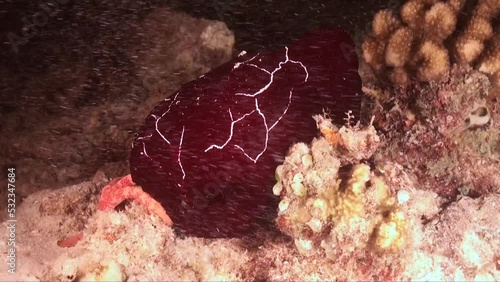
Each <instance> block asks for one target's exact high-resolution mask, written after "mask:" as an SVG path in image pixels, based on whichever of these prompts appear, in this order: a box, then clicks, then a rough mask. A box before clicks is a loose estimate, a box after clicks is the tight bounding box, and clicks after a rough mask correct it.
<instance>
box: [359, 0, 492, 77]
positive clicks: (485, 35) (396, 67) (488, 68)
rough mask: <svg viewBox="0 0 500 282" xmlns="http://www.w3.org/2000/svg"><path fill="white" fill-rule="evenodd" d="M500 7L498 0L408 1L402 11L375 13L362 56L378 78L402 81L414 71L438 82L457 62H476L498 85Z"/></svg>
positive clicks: (363, 46)
mask: <svg viewBox="0 0 500 282" xmlns="http://www.w3.org/2000/svg"><path fill="white" fill-rule="evenodd" d="M499 12H500V1H498V0H479V1H477V3H476V2H475V1H464V0H447V1H438V0H409V1H407V2H406V3H405V4H404V5H403V6H402V8H401V10H400V12H399V14H397V13H396V12H395V11H391V10H382V11H379V12H378V13H377V14H376V15H375V17H374V19H373V24H372V25H373V28H372V29H373V35H372V36H370V37H368V38H367V39H366V40H365V42H364V43H363V45H362V53H363V58H364V59H365V61H366V62H367V63H368V64H369V65H370V66H371V67H372V68H373V69H374V71H375V72H376V74H377V75H378V77H379V78H382V79H386V78H388V79H389V80H390V81H391V82H393V83H395V84H398V85H406V84H407V83H408V82H409V81H410V79H411V77H413V76H416V77H417V79H418V80H419V81H425V82H429V81H436V80H438V79H440V78H441V77H442V76H443V75H445V74H447V73H448V71H449V70H450V67H451V65H452V64H453V63H460V64H471V65H474V66H476V68H477V69H479V70H480V71H482V72H485V73H487V74H489V75H491V78H492V79H493V80H495V82H494V83H493V84H498V72H499V70H500V34H499V33H498V31H499V30H500V29H499V28H500V24H499V23H498V20H497V19H498V15H499ZM462 26H464V27H465V28H462Z"/></svg>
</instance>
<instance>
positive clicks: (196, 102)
mask: <svg viewBox="0 0 500 282" xmlns="http://www.w3.org/2000/svg"><path fill="white" fill-rule="evenodd" d="M360 96H361V79H360V77H359V74H358V61H357V57H356V52H355V47H354V43H353V42H352V40H351V39H350V37H349V35H348V34H347V33H346V32H344V31H342V30H340V29H334V30H326V29H322V30H318V31H316V32H313V33H310V34H308V35H306V36H304V37H303V38H301V39H300V40H298V41H296V42H294V43H292V44H291V45H289V46H286V47H283V48H280V49H278V50H276V51H274V52H267V53H258V54H256V55H247V54H240V56H238V57H236V58H235V59H234V60H232V61H230V62H228V63H226V64H224V65H222V66H220V67H218V68H216V69H214V70H212V71H210V72H209V73H207V74H205V75H203V76H201V77H200V78H199V79H197V80H195V81H192V82H190V83H188V84H186V85H185V86H183V87H182V88H181V89H180V90H179V91H177V92H176V93H174V94H173V95H172V96H171V97H170V98H168V99H165V100H164V101H162V102H161V103H160V104H159V105H158V106H157V107H156V108H155V109H154V110H153V111H152V112H151V113H150V114H149V115H148V116H147V118H146V120H145V123H144V125H143V126H142V127H141V129H140V131H139V133H138V135H137V137H136V139H135V141H134V143H133V148H132V152H131V156H130V169H131V175H132V180H133V181H134V182H135V183H136V184H137V185H139V186H141V187H142V188H143V190H144V191H145V192H147V193H148V194H150V195H151V196H152V197H153V198H154V199H156V201H158V202H159V203H160V204H161V205H162V206H163V208H165V210H166V211H167V213H168V215H169V216H170V218H171V219H172V221H173V223H174V225H173V226H174V228H175V229H176V230H177V231H178V232H180V233H183V234H186V235H189V236H198V237H206V238H217V237H241V236H245V235H250V234H252V233H253V232H255V231H257V230H259V229H263V228H266V225H267V226H270V225H272V224H273V220H274V218H275V216H276V207H277V203H278V198H277V197H275V196H274V195H273V193H272V187H273V185H274V183H275V179H274V177H275V176H274V171H275V169H276V167H277V166H278V165H279V164H280V163H282V162H283V160H284V157H285V154H286V153H287V150H288V148H289V147H290V146H291V145H292V144H294V143H296V142H310V141H311V139H312V138H313V137H315V136H316V134H317V128H316V124H315V121H314V120H313V118H312V116H313V115H316V114H321V113H323V111H327V112H329V113H330V115H331V116H332V118H333V120H334V121H336V122H338V123H343V119H344V118H345V117H346V115H345V113H346V112H347V111H349V110H352V111H353V113H354V115H355V116H357V117H359V110H360V101H361V97H360Z"/></svg>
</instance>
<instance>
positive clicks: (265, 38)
mask: <svg viewBox="0 0 500 282" xmlns="http://www.w3.org/2000/svg"><path fill="white" fill-rule="evenodd" d="M52 1H55V0H41V1H25V0H2V1H0V35H1V39H2V43H3V44H2V46H1V51H2V52H1V55H0V59H1V65H2V67H9V65H10V66H12V63H15V64H21V65H23V66H26V67H30V66H31V67H32V68H34V69H36V68H37V67H36V65H37V64H38V65H41V64H42V63H43V62H41V61H40V60H38V61H37V60H34V59H33V58H34V57H39V56H40V55H43V54H44V52H46V51H47V50H45V49H46V48H44V44H43V41H44V39H45V38H56V37H57V38H60V39H61V40H60V44H62V45H65V46H66V47H67V48H68V49H72V48H73V47H80V48H85V46H84V44H85V43H87V42H89V41H93V40H99V39H100V38H101V39H102V38H105V37H106V36H112V34H108V33H107V31H109V30H113V29H114V28H113V25H122V26H126V25H128V24H129V23H130V22H133V21H134V20H137V19H140V18H142V17H144V15H146V14H147V13H149V12H150V11H151V10H152V9H155V8H158V7H162V6H168V7H172V8H174V9H176V10H179V11H183V12H186V13H188V14H190V15H192V16H193V17H204V18H207V19H212V20H219V21H223V22H225V23H226V24H227V25H228V27H229V29H230V30H232V31H234V32H235V35H236V49H237V50H246V51H250V52H253V51H259V50H263V49H266V48H268V47H271V46H281V45H283V44H285V43H288V42H290V41H291V39H293V38H296V37H298V36H300V35H301V34H303V33H304V32H306V31H310V30H313V29H315V28H317V27H320V26H336V25H338V26H341V27H343V28H345V29H346V30H348V31H349V32H350V33H351V34H353V35H354V33H356V30H357V31H360V30H368V29H369V22H370V20H371V18H372V17H373V15H374V14H375V13H376V12H377V11H378V10H380V9H381V8H384V7H387V6H390V7H397V6H399V5H400V2H401V1H382V0H374V1H368V0H366V1H348V0H330V1H305V0H298V1H297V0H295V1H293V0H291V1H289V0H287V1H285V0H281V1H276V0H274V1H273V0H251V1H250V0H232V1H219V0H207V1H192V0H188V1H133V0H101V1H89V0H84V1H75V0H59V2H62V3H64V4H59V8H60V9H61V12H59V13H58V14H57V15H56V16H54V19H52V18H50V19H49V20H48V23H47V24H46V25H45V26H43V27H42V28H41V32H39V33H37V34H36V35H35V36H33V38H31V39H30V40H29V42H28V44H26V45H23V46H21V47H20V49H21V51H22V50H29V51H30V52H29V54H26V52H19V51H18V52H17V53H16V52H13V50H12V46H11V45H10V44H9V43H7V42H9V38H8V37H7V35H8V34H9V32H13V33H15V34H17V35H20V33H21V29H22V28H23V26H26V24H25V22H23V17H25V18H28V19H29V20H30V21H31V19H32V16H33V15H34V14H36V13H37V12H40V11H42V10H41V8H40V7H41V6H40V4H49V6H50V3H51V2H52ZM41 20H43V19H41ZM31 22H32V21H31ZM358 33H359V32H358ZM74 34H80V36H79V37H80V38H79V39H80V41H79V42H80V44H82V45H81V46H74V44H75V42H71V39H70V38H71V37H74ZM66 36H67V37H66ZM32 46H36V48H35V50H32V49H31V48H30V47H32ZM74 53H75V52H74ZM76 53H77V52H76ZM45 55H51V56H58V55H63V54H45ZM66 55H67V54H66ZM51 56H49V57H51ZM39 67H40V66H39Z"/></svg>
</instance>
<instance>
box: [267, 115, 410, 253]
mask: <svg viewBox="0 0 500 282" xmlns="http://www.w3.org/2000/svg"><path fill="white" fill-rule="evenodd" d="M315 118H316V121H317V124H318V127H319V129H320V131H321V132H322V133H323V135H324V136H323V137H321V138H318V139H314V140H313V142H312V143H311V145H310V146H309V145H306V144H305V143H298V144H295V145H294V146H293V147H292V148H291V149H290V151H289V153H288V155H287V157H286V158H285V162H284V163H283V165H280V166H279V167H278V168H277V169H276V178H277V183H276V185H275V186H274V189H273V192H274V193H275V194H276V195H279V196H281V199H282V200H281V202H280V204H279V208H278V218H277V225H278V226H279V227H280V229H281V230H282V231H283V232H285V233H287V234H288V235H290V236H292V237H293V238H294V240H295V245H296V247H297V249H298V250H299V252H301V253H303V254H306V255H311V254H313V253H318V252H324V253H325V254H326V256H327V257H331V258H335V257H338V256H339V255H348V254H350V253H352V252H355V251H358V252H359V251H360V250H363V251H365V250H373V251H384V252H397V251H398V250H400V249H401V248H402V247H403V246H404V244H405V242H406V241H405V240H406V236H407V232H406V231H407V230H406V215H405V213H404V212H403V211H402V210H401V209H400V208H399V206H398V201H397V199H396V197H395V195H394V193H393V191H392V190H391V189H390V188H389V186H388V185H387V183H386V181H385V180H384V178H383V177H382V176H380V175H377V174H376V173H375V172H374V171H372V170H371V169H370V167H369V166H368V165H367V164H364V163H362V162H361V161H362V160H365V159H368V158H370V157H371V155H372V154H373V152H374V150H375V149H376V147H377V145H378V142H379V138H378V136H377V134H376V132H375V129H374V128H373V126H371V125H370V126H368V127H366V128H361V127H360V126H359V125H357V126H354V127H352V126H349V127H342V128H341V129H337V128H335V127H334V126H333V125H332V124H331V122H330V121H329V120H328V119H326V118H324V117H322V116H316V117H315ZM354 141H355V142H354ZM354 144H355V145H354ZM354 152H358V153H354ZM346 156H348V157H346ZM346 172H348V173H347V174H346ZM346 175H347V177H346Z"/></svg>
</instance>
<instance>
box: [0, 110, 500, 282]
mask: <svg viewBox="0 0 500 282" xmlns="http://www.w3.org/2000/svg"><path fill="white" fill-rule="evenodd" d="M316 121H317V123H318V126H319V127H320V129H321V132H322V133H323V137H320V138H317V139H315V140H313V142H312V143H311V145H306V144H304V143H299V144H296V145H294V146H293V147H292V148H291V150H290V154H288V156H287V158H286V160H285V162H284V164H283V165H282V166H280V167H279V168H278V169H277V174H278V177H279V179H280V181H279V182H278V183H277V184H281V185H276V186H274V189H273V190H274V192H275V193H276V194H278V193H279V194H280V195H281V196H282V197H283V200H288V201H289V204H288V207H287V209H284V210H283V211H282V212H280V218H281V219H278V222H277V223H278V225H279V226H280V227H281V228H282V229H283V231H285V232H286V233H287V234H290V235H292V237H294V238H292V239H289V238H288V236H278V237H276V236H275V235H273V236H269V237H268V238H265V240H264V241H263V242H261V243H262V245H261V243H255V242H251V241H252V240H253V241H254V239H251V240H249V241H245V240H242V239H203V238H185V237H180V236H176V235H175V234H174V232H173V230H172V228H171V227H169V226H168V225H166V224H164V222H163V221H162V220H161V218H160V217H158V216H156V215H152V214H149V213H147V212H146V210H145V208H144V207H143V206H141V205H140V204H138V203H137V202H136V201H134V202H132V203H130V204H127V205H125V207H124V208H123V209H122V210H121V212H101V211H97V206H98V205H97V192H98V191H100V190H101V187H103V186H104V185H105V184H106V183H107V182H108V179H107V176H106V175H104V174H103V173H101V172H99V173H97V174H96V176H95V177H94V179H93V180H92V181H89V182H84V183H81V184H79V185H75V186H70V187H65V188H62V189H58V190H56V191H50V190H43V191H39V192H37V193H34V194H31V195H30V196H28V197H27V198H26V199H25V201H23V203H22V204H20V205H19V206H18V208H17V209H16V210H17V213H16V217H17V218H19V219H22V220H19V221H18V222H17V225H16V257H17V258H18V260H19V262H22V263H19V264H18V265H17V268H16V272H15V274H14V275H13V274H8V272H7V267H8V264H1V265H0V281H48V280H50V281H54V280H57V281H87V280H93V281H110V280H113V281H146V280H162V281H165V280H168V281H174V280H175V281H180V280H189V281H235V280H238V281H283V280H289V281H292V280H293V281H303V280H307V281H325V280H328V281H361V280H362V281H367V280H370V281H371V280H376V281H381V280H384V281H395V280H417V281H424V280H427V281H434V280H453V279H455V280H460V281H465V280H476V281H478V280H481V281H486V280H491V281H493V280H500V271H499V270H498V269H499V268H498V265H499V257H498V255H497V254H498V253H499V252H500V249H499V248H500V243H499V241H498V240H499V237H498V235H497V234H498V230H497V229H498V228H497V227H498V226H499V224H500V222H499V218H498V216H497V215H498V206H499V204H500V197H499V195H498V194H490V195H486V196H481V197H479V198H477V199H472V198H469V197H467V196H464V197H461V199H460V200H458V201H456V202H454V203H451V204H447V205H444V203H445V201H444V199H443V198H441V197H439V196H438V195H437V194H436V193H434V192H432V191H424V190H417V189H416V187H415V185H414V180H415V178H416V177H415V176H414V175H412V174H411V172H409V171H408V170H407V169H405V168H403V166H401V165H399V164H397V163H394V162H390V161H385V162H382V161H377V162H375V163H374V164H373V165H370V166H369V165H367V164H366V163H368V162H372V161H370V160H367V159H366V158H370V157H371V156H372V154H374V151H375V149H377V147H379V148H378V149H377V151H378V150H380V145H379V142H380V140H379V138H378V134H377V133H376V132H375V130H374V128H373V126H371V125H370V126H367V127H362V126H359V125H356V126H351V125H350V126H345V127H342V128H340V129H338V128H337V127H335V126H333V125H332V123H331V121H330V120H328V119H325V118H323V117H316ZM355 151H359V152H355ZM375 154H377V152H376V151H375ZM314 171H316V172H314ZM299 173H300V174H302V177H301V176H297V175H299ZM312 180H314V181H312ZM297 183H298V184H301V185H298V184H297ZM307 199H311V200H313V201H314V202H313V203H312V206H311V205H308V203H307V202H308V200H307ZM322 200H323V201H324V203H323V204H321V202H322ZM304 202H305V203H304ZM315 203H317V204H316V207H319V209H318V208H316V207H315V205H314V204H315ZM334 204H335V205H336V206H333V205H334ZM281 209H283V204H281ZM323 211H325V212H326V215H325V214H324V213H322V212H323ZM305 212H308V213H309V212H310V213H309V217H310V218H309V220H307V221H306V219H307V218H306V217H307V213H305ZM325 218H326V220H324V219H325ZM313 219H319V220H313ZM287 222H288V223H287ZM320 222H321V225H320V224H318V223H320ZM2 224H3V225H4V226H7V225H9V224H10V223H9V222H3V223H2ZM83 225H85V226H86V236H85V237H84V238H83V239H82V241H81V242H80V243H79V244H78V245H76V246H75V247H74V248H59V247H57V245H56V241H57V239H58V238H60V237H61V236H63V235H65V234H67V233H68V232H69V231H71V229H72V228H75V227H81V226H83ZM314 230H316V231H318V230H321V231H320V232H319V233H315V232H314ZM1 236H2V240H0V246H1V247H2V248H6V247H7V243H6V242H7V237H8V236H9V235H8V234H7V232H4V233H2V234H1ZM295 236H297V237H295ZM296 238H300V241H299V240H295V239H296ZM307 240H311V244H310V245H309V244H308V243H307ZM294 241H295V242H297V244H296V243H295V242H294ZM304 243H305V244H304ZM308 246H311V249H309V250H308V248H307V247H308ZM297 247H298V248H297Z"/></svg>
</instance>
